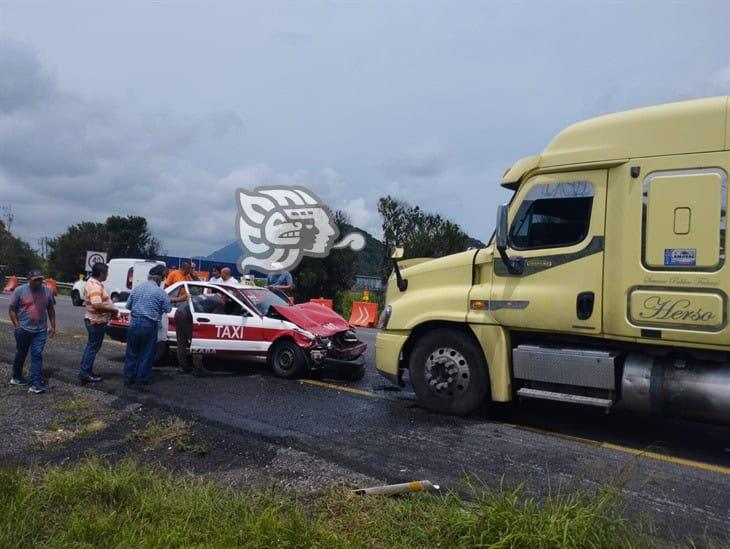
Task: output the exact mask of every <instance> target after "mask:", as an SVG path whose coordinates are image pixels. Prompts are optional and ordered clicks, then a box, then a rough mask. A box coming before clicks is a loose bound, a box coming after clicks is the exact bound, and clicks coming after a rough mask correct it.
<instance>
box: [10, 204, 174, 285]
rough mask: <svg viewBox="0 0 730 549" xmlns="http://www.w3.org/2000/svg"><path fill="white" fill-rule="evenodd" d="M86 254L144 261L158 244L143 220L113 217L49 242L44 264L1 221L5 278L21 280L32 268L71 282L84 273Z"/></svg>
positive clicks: (75, 227) (79, 226)
mask: <svg viewBox="0 0 730 549" xmlns="http://www.w3.org/2000/svg"><path fill="white" fill-rule="evenodd" d="M88 250H98V251H101V252H107V254H108V257H109V258H113V257H139V258H142V259H146V258H151V257H154V256H156V255H159V254H160V241H159V240H158V239H157V238H155V237H154V236H153V235H152V233H151V231H150V229H149V227H148V226H147V220H146V219H145V218H144V217H140V216H135V215H130V216H126V217H122V216H118V215H113V216H110V217H108V218H107V219H106V221H104V222H103V223H95V222H90V221H83V222H81V223H78V224H76V225H72V226H70V227H68V228H67V229H66V230H65V231H64V232H63V233H62V234H60V235H59V236H57V237H55V238H52V239H50V240H48V258H47V259H45V260H44V259H43V258H41V257H40V256H39V255H38V254H37V253H36V251H35V250H33V248H31V246H30V245H29V244H28V243H27V242H24V241H23V240H21V239H20V238H18V237H16V236H14V235H13V234H12V233H11V232H10V231H9V230H8V229H7V227H6V225H5V223H3V222H2V221H0V264H2V265H5V266H6V268H5V272H6V273H7V274H17V275H21V276H22V275H25V273H26V272H27V271H28V270H29V269H31V268H33V267H41V268H42V269H43V270H44V271H45V272H46V274H47V275H48V276H49V277H51V278H54V279H56V280H61V281H64V282H70V281H73V280H75V279H76V278H77V277H78V275H79V274H80V273H83V269H84V262H85V261H86V252H87V251H88Z"/></svg>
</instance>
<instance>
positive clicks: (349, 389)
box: [299, 379, 385, 399]
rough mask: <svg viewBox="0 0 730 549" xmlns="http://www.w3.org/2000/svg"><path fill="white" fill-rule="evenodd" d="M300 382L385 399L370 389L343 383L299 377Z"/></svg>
mask: <svg viewBox="0 0 730 549" xmlns="http://www.w3.org/2000/svg"><path fill="white" fill-rule="evenodd" d="M299 382H300V383H306V384H307V385H314V386H316V387H324V388H325V389H334V390H335V391H342V392H345V393H352V394H353V395H360V396H365V397H369V398H380V399H385V397H383V396H381V395H377V394H375V393H371V392H370V391H363V390H362V389H354V388H352V387H347V386H345V385H336V384H335V383H327V382H326V381H317V380H316V379H300V380H299Z"/></svg>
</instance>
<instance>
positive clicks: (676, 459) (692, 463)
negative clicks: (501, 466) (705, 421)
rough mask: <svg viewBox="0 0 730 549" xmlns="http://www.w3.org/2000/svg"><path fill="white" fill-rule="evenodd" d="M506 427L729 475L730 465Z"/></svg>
mask: <svg viewBox="0 0 730 549" xmlns="http://www.w3.org/2000/svg"><path fill="white" fill-rule="evenodd" d="M503 425H506V426H508V427H513V428H515V429H520V430H522V431H529V432H532V433H538V434H541V435H549V436H553V437H557V438H561V439H564V440H571V441H573V442H580V443H581V444H588V445H590V446H598V447H600V448H606V449H607V450H614V451H616V452H623V453H624V454H629V455H632V456H635V457H642V458H649V459H655V460H657V461H666V462H667V463H674V464H675V465H683V466H685V467H692V468H694V469H701V470H703V471H711V472H713V473H720V474H723V475H730V467H725V466H723V465H714V464H712V463H704V462H702V461H695V460H693V459H685V458H680V457H674V456H668V455H666V454H659V453H657V452H651V451H649V450H639V449H636V448H630V447H628V446H621V445H620V444H613V443H612V442H602V441H600V440H594V439H591V438H584V437H577V436H574V435H565V434H563V433H557V432H555V431H548V430H546V429H540V428H539V427H528V426H525V425H517V424H514V423H503Z"/></svg>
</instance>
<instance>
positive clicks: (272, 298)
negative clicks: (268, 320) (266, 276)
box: [236, 288, 289, 315]
mask: <svg viewBox="0 0 730 549" xmlns="http://www.w3.org/2000/svg"><path fill="white" fill-rule="evenodd" d="M236 291H237V292H238V293H240V294H241V295H243V296H244V297H245V298H246V299H247V300H248V301H249V302H250V303H252V304H253V305H254V306H255V307H256V309H257V310H258V311H259V313H261V314H262V315H265V314H266V313H268V312H269V309H270V308H271V307H272V306H273V305H284V306H286V307H288V306H289V303H287V302H286V301H284V300H283V299H281V298H280V297H279V296H278V295H276V294H275V293H273V292H271V291H269V290H267V289H266V288H236Z"/></svg>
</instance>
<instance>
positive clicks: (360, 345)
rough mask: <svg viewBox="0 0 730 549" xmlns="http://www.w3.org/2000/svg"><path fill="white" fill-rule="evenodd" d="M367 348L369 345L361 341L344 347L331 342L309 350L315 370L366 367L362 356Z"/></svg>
mask: <svg viewBox="0 0 730 549" xmlns="http://www.w3.org/2000/svg"><path fill="white" fill-rule="evenodd" d="M367 347H368V346H367V343H365V342H364V341H360V340H357V343H353V344H350V345H347V346H344V347H342V346H336V345H334V344H333V343H332V342H331V341H329V342H323V343H320V344H318V345H317V346H316V347H313V348H311V349H309V359H310V364H311V366H312V367H313V368H324V367H338V366H341V367H353V366H364V365H365V360H364V358H363V356H362V355H363V353H364V352H365V350H366V349H367Z"/></svg>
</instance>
